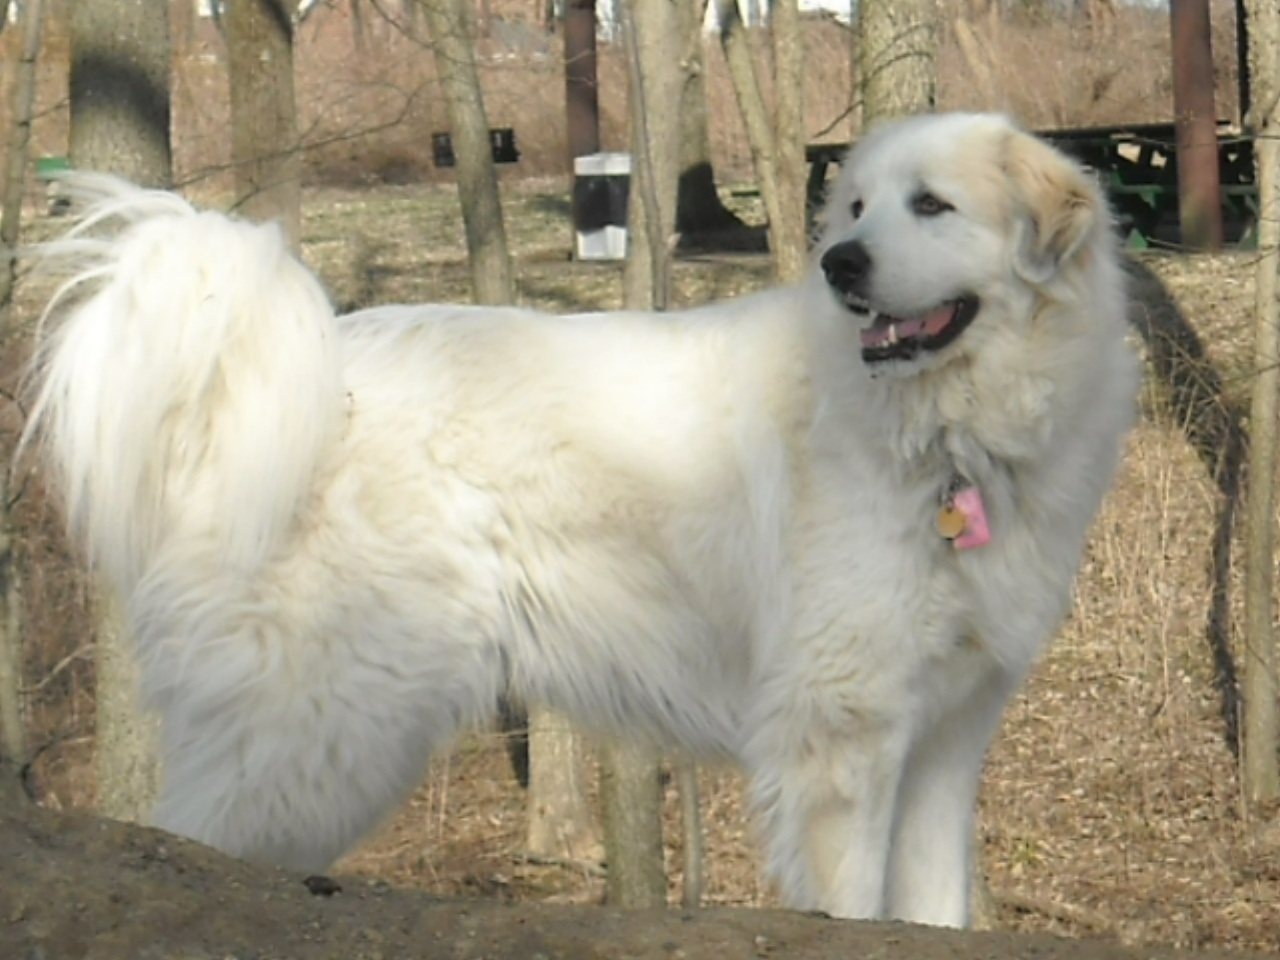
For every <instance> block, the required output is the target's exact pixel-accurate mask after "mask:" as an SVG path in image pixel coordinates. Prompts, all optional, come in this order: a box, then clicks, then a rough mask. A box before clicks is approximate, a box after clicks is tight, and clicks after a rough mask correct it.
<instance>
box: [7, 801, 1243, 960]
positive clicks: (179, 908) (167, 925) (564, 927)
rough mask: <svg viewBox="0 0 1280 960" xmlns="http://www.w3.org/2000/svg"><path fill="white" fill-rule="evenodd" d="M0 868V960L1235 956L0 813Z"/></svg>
mask: <svg viewBox="0 0 1280 960" xmlns="http://www.w3.org/2000/svg"><path fill="white" fill-rule="evenodd" d="M0 864H3V865H4V866H3V869H2V870H0V956H2V957H5V958H12V960H37V958H39V960H71V958H80V957H85V958H89V957H91V958H94V960H115V958H120V960H163V958H179V957H181V958H182V960H206V958H207V960H229V958H235V960H259V958H261V960H266V958H272V960H321V958H325V960H339V958H341V960H375V958H377V960H384V958H385V960H391V958H415V957H432V958H438V957H452V958H475V960H479V958H481V957H483V958H486V960H536V958H544V960H552V958H562V960H577V958H605V957H629V958H650V957H652V958H662V960H672V958H684V960H727V958H737V957H785V958H788V960H805V958H818V957H861V958H868V960H872V958H878V960H897V958H902V960H906V958H910V960H943V958H954V957H967V958H992V960H1000V958H1022V957H1026V958H1031V957H1035V958H1037V960H1126V958H1132V960H1137V958H1138V957H1142V958H1145V960H1153V958H1158V957H1165V956H1168V957H1174V956H1181V957H1191V956H1196V957H1203V958H1206V960H1208V958H1211V957H1221V958H1225V957H1228V956H1230V957H1233V958H1235V960H1241V958H1243V957H1244V956H1245V955H1244V954H1240V953H1231V954H1226V953H1215V954H1209V953H1203V954H1194V955H1193V954H1185V953H1179V952H1176V951H1172V950H1170V951H1166V952H1161V951H1160V950H1158V949H1153V948H1151V947H1146V948H1143V949H1142V950H1141V951H1135V950H1131V949H1129V948H1126V947H1122V946H1119V945H1116V944H1110V943H1106V942H1100V941H1085V940H1067V939H1060V938H1055V937H1049V936H1043V935H1040V936H1025V935H1015V934H994V933H959V932H954V931H944V930H931V929H927V928H916V927H908V926H904V925H885V924H869V923H851V922H842V921H836V920H831V919H828V918H825V917H816V916H809V915H804V914H797V913H788V912H784V911H776V910H749V909H724V908H721V909H714V910H702V911H696V912H692V913H690V912H681V911H677V910H662V911H637V912H626V911H620V910H613V909H608V908H603V907H572V906H552V905H546V904H528V903H526V904H507V903H496V902H493V901H479V900H459V899H447V900H446V899H440V898H436V897H430V896H426V895H424V894H422V893H420V892H417V891H412V890H405V889H397V888H394V887H391V886H390V885H388V884H385V883H382V882H380V881H371V880H368V879H365V878H342V877H339V878H336V880H332V881H327V882H324V881H322V880H321V878H310V879H307V878H303V877H301V876H298V875H295V874H289V873H285V872H283V871H278V870H265V869H258V868H255V867H252V866H250V865H248V864H244V863H241V862H239V861H236V860H232V859H230V858H227V857H224V856H222V855H220V854H218V853H215V852H214V851H212V850H209V849H208V848H205V847H202V846H200V845H199V844H195V843H190V842H188V841H185V840H181V839H179V838H177V837H173V836H170V835H168V834H164V833H161V832H159V831H156V830H148V829H143V828H139V827H135V826H131V825H128V824H122V823H116V822H113V821H108V820H103V819H101V818H98V817H92V816H87V815H84V814H74V813H59V812H53V811H48V810H42V809H38V808H35V807H30V806H20V807H19V808H18V809H16V810H15V809H8V810H5V811H4V812H2V813H0Z"/></svg>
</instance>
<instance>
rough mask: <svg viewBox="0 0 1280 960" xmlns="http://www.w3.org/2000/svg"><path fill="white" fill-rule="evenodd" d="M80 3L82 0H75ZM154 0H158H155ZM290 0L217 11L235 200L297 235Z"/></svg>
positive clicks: (249, 0)
mask: <svg viewBox="0 0 1280 960" xmlns="http://www.w3.org/2000/svg"><path fill="white" fill-rule="evenodd" d="M81 2H83V0H81ZM157 2H158V0H157ZM295 8H296V5H295V3H294V0H235V2H234V3H228V4H227V5H226V9H225V13H224V16H223V22H224V28H225V31H226V37H227V59H228V71H229V74H230V80H231V162H232V164H233V165H234V167H235V184H236V206H237V208H238V209H239V210H240V212H242V213H244V214H245V215H246V216H248V217H249V218H251V219H253V220H277V221H279V222H280V224H281V225H282V226H283V227H284V231H285V235H286V236H287V237H288V238H289V243H290V245H291V246H293V248H294V249H295V250H296V249H297V248H298V245H299V242H300V239H301V236H302V154H301V152H300V149H299V143H298V107H297V101H296V99H295V97H294V89H293V12H294V10H295Z"/></svg>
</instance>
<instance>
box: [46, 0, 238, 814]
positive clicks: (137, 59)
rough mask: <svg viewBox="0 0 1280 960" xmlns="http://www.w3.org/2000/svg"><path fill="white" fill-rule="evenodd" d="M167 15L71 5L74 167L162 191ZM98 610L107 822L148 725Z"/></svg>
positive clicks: (118, 638) (142, 764)
mask: <svg viewBox="0 0 1280 960" xmlns="http://www.w3.org/2000/svg"><path fill="white" fill-rule="evenodd" d="M237 6H238V4H237ZM168 10H169V7H168V4H167V3H163V2H161V0H110V2H104V0H75V2H74V3H73V4H72V7H71V135H70V142H71V162H72V164H73V165H74V166H76V167H79V168H81V169H86V170H102V171H107V172H110V173H116V174H119V175H121V176H124V177H127V178H128V179H130V180H133V181H135V182H137V183H141V184H145V185H148V186H156V187H167V186H169V184H170V182H171V180H172V176H173V173H172V154H171V151H170V141H169V19H168ZM98 613H99V616H98V638H97V639H98V643H97V654H98V659H97V671H98V672H97V704H96V709H95V717H96V723H97V745H96V746H97V755H96V763H97V769H98V795H99V798H100V799H101V800H102V801H103V803H104V806H103V808H102V809H103V811H104V812H106V813H108V815H110V816H114V817H117V818H129V819H139V820H140V819H144V818H145V816H146V814H147V812H148V811H149V810H150V808H151V805H152V803H153V802H154V800H155V794H156V784H157V783H158V782H159V779H160V759H159V753H158V750H157V746H156V740H157V737H156V730H157V726H156V722H155V720H154V719H153V718H151V717H150V716H146V715H144V714H142V712H141V708H140V706H139V704H138V695H137V672H136V667H135V665H134V655H133V648H132V644H131V642H130V640H129V638H128V637H127V636H126V635H125V633H124V630H123V627H122V620H121V617H120V615H119V612H118V611H117V610H116V609H115V607H114V604H112V603H111V602H110V601H107V600H106V599H105V596H104V602H102V603H100V604H99V605H98Z"/></svg>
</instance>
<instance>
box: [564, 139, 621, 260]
mask: <svg viewBox="0 0 1280 960" xmlns="http://www.w3.org/2000/svg"><path fill="white" fill-rule="evenodd" d="M630 189H631V154H629V153H591V154H587V155H586V156H583V157H576V158H575V159H574V161H573V228H574V231H575V233H576V236H577V240H576V243H575V244H574V254H575V256H576V257H577V258H578V259H579V260H622V259H624V258H625V257H626V255H627V195H628V193H629V191H630Z"/></svg>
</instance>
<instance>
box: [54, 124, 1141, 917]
mask: <svg viewBox="0 0 1280 960" xmlns="http://www.w3.org/2000/svg"><path fill="white" fill-rule="evenodd" d="M69 182H70V185H71V187H73V188H74V189H75V190H76V191H77V192H79V193H81V194H89V195H90V197H91V199H95V201H96V202H95V204H94V205H93V206H92V207H91V208H90V209H89V211H88V213H87V215H86V216H85V217H84V219H83V220H82V221H81V222H80V224H79V225H78V226H77V227H76V228H75V229H74V231H73V232H72V234H71V235H69V236H68V237H67V238H66V239H63V240H60V241H57V242H55V243H53V244H52V245H50V246H49V247H48V248H47V250H46V254H47V257H49V258H53V259H54V260H55V261H61V260H69V261H71V266H72V268H73V269H74V270H75V271H78V273H77V275H76V276H75V277H74V279H73V280H72V281H71V282H70V284H69V285H68V286H69V287H70V288H79V287H83V288H84V293H83V295H81V296H78V297H76V296H71V297H68V296H65V295H63V296H60V297H58V298H56V299H55V301H54V304H53V305H52V307H51V319H50V320H49V321H48V322H46V324H45V332H44V333H43V335H42V342H41V346H40V348H39V353H38V356H37V361H36V367H35V376H36V391H37V394H36V401H35V406H34V410H33V416H32V420H31V428H30V431H29V432H31V433H33V434H34V435H36V436H37V437H39V438H40V440H41V441H42V444H43V447H44V449H45V451H46V453H47V457H48V462H49V464H50V465H51V467H52V468H53V471H54V476H55V477H56V482H57V484H58V489H59V490H60V491H61V493H62V495H63V497H64V498H65V507H66V511H67V515H68V518H69V522H70V526H71V529H72V531H73V533H74V534H75V536H76V537H77V538H78V539H79V540H80V541H81V542H82V543H83V544H84V546H85V548H86V550H87V553H88V556H89V559H90V561H91V562H92V563H93V564H94V565H95V566H96V567H97V568H99V569H100V570H101V571H102V572H103V573H104V574H105V575H106V576H107V577H109V579H110V581H111V582H112V584H113V585H114V587H115V588H116V589H117V590H118V591H119V593H120V594H121V596H122V597H123V598H124V599H125V600H126V601H127V609H128V613H129V619H130V623H131V626H132V631H133V633H134V635H135V637H136V639H137V643H138V650H139V655H140V658H141V666H142V672H143V683H144V692H145V695H146V698H147V701H148V702H149V703H150V704H151V705H153V706H154V707H156V708H157V709H158V710H159V712H160V713H161V715H162V719H163V749H164V769H165V784H164V789H163V796H162V798H161V800H160V803H159V807H158V809H157V811H156V816H155V819H156V822H157V823H158V824H159V825H161V826H163V827H166V828H168V829H170V830H173V831H176V832H178V833H181V834H186V835H188V836H191V837H195V838H197V839H200V840H203V841H206V842H207V843H210V844H212V845H213V846H215V847H219V848H221V849H223V850H226V851H229V852H230V853H233V854H237V855H241V856H244V857H248V858H250V859H253V860H259V861H267V862H271V863H278V864H284V865H287V866H290V867H295V868H301V869H305V870H317V869H320V868H323V867H325V866H326V865H327V864H329V863H330V862H331V861H332V860H333V859H334V858H335V857H337V856H338V855H339V854H341V853H342V852H343V851H344V850H346V849H347V848H348V847H349V846H350V845H351V844H352V843H353V842H354V841H355V840H356V839H357V838H358V837H360V836H361V835H363V834H364V833H366V832H367V831H368V830H369V829H370V828H371V827H373V826H374V825H375V824H377V823H378V821H379V820H381V819H382V818H383V817H384V816H385V815H386V814H387V813H388V812H389V811H390V810H391V809H392V808H393V807H394V806H395V805H396V803H397V801H398V800H400V799H401V798H402V797H403V796H404V795H405V793H406V792H407V791H408V790H410V789H411V788H413V787H414V786H415V784H416V783H417V782H418V781H419V778H420V777H421V776H422V773H423V769H424V765H425V764H426V762H427V759H428V757H429V756H430V755H431V754H432V752H433V751H436V750H438V749H440V748H442V747H443V746H445V745H446V744H448V742H449V741H450V739H451V738H452V737H453V736H454V735H455V733H456V732H457V731H458V730H459V729H460V728H463V727H466V726H468V725H470V724H475V723H477V722H479V721H481V720H483V719H485V718H486V717H487V716H488V715H489V714H490V713H491V712H492V711H493V709H494V707H495V704H496V703H497V701H498V699H499V697H500V696H502V695H504V694H507V693H511V694H513V695H515V696H517V697H519V698H521V699H523V700H526V701H529V702H547V703H550V704H553V705H555V706H557V707H559V708H561V709H563V710H565V711H567V712H568V713H569V714H571V715H572V716H574V717H576V718H578V719H580V720H581V721H583V722H584V723H589V724H591V725H593V726H596V727H599V726H601V725H603V726H606V727H608V728H610V729H612V730H614V731H617V732H619V733H622V734H632V735H642V736H646V737H650V738H654V739H657V740H659V741H663V742H674V743H678V744H681V745H683V746H684V747H687V748H690V749H692V750H693V751H696V752H698V753H701V754H712V755H720V756H727V757H730V758H733V759H734V760H736V761H737V762H738V763H740V764H741V765H742V766H743V768H745V770H746V771H747V773H748V774H749V776H750V782H751V796H752V800H753V803H754V808H755V811H756V814H757V816H758V818H759V821H760V823H761V826H762V835H763V844H764V847H765V853H766V861H767V867H768V871H769V873H770V875H771V876H772V877H773V878H774V879H775V880H776V882H777V883H778V884H779V886H780V887H781V890H782V892H783V895H784V896H785V898H786V900H787V901H788V902H789V903H791V904H793V905H796V906H801V907H810V908H820V909H822V910H826V911H828V912H830V913H832V914H836V915H840V916H846V917H895V918H902V919H907V920H917V921H924V922H928V923H935V924H953V925H959V924H963V923H965V921H966V919H967V908H966V903H967V889H968V877H969V873H970V849H969V847H970V842H969V841H970V832H971V828H972V821H973V808H974V799H975V793H976V790H977V786H978V779H979V772H980V767H981V764H982V758H983V754H984V752H985V750H986V747H987V744H988V741H989V740H990V738H991V736H992V734H993V731H994V730H995V729H996V725H997V722H998V719H999V716H1000V712H1001V709H1002V706H1003V704H1004V703H1005V701H1006V698H1007V697H1008V696H1009V694H1010V692H1011V691H1012V690H1013V689H1014V688H1015V687H1016V685H1017V684H1018V683H1019V682H1020V681H1021V680H1022V678H1023V677H1024V675H1025V674H1026V672H1027V670H1028V666H1029V665H1030V663H1031V662H1032V659H1033V658H1034V657H1035V655H1036V653H1037V651H1038V650H1039V649H1040V647H1041V645H1042V644H1043V643H1044V642H1045V641H1046V639H1047V638H1049V636H1050V635H1051V634H1052V633H1053V631H1054V630H1055V628H1056V627H1057V625H1058V623H1059V621H1060V620H1061V619H1062V617H1063V616H1064V614H1065V613H1066V611H1067V609H1068V603H1069V596H1070V592H1071V581H1072V577H1073V574H1074V571H1075V569H1076V566H1077V563H1078V559H1079V556H1080V553H1081V549H1082V547H1083V545H1084V542H1085V534H1086V529H1087V528H1088V526H1089V523H1090V519H1091V518H1092V516H1093V514H1094V512H1095V510H1096V509H1097V507H1098V504H1099V501H1100V499H1101V498H1102V495H1103V492H1104V490H1105V488H1106V487H1107V485H1108V483H1109V480H1110V478H1111V476H1112V472H1113V470H1114V468H1115V466H1116V462H1117V459H1118V457H1119V454H1120V448H1121V441H1122V435H1123V434H1124V432H1125V431H1126V429H1127V427H1128V426H1129V424H1130V422H1131V419H1132V417H1133V413H1134V408H1135V393H1136V387H1137V382H1138V370H1137V365H1136V362H1135V359H1134V357H1133V356H1132V355H1131V352H1130V350H1129V349H1128V348H1127V347H1126V345H1125V326H1126V324H1125V308H1126V307H1125V292H1124V289H1123V282H1122V278H1121V271H1120V267H1119V265H1118V262H1117V253H1116V249H1115V245H1114V243H1113V240H1112V237H1111V234H1110V226H1111V225H1110V222H1109V215H1108V211H1107V208H1106V206H1105V204H1104V202H1103V199H1102V197H1101V195H1100V194H1099V191H1098V188H1097V187H1096V186H1095V184H1094V183H1093V181H1092V180H1091V179H1090V178H1089V177H1088V176H1087V175H1086V174H1085V173H1084V172H1083V171H1082V170H1081V169H1080V168H1078V167H1077V166H1076V165H1075V164H1074V163H1072V162H1071V161H1069V160H1067V159H1066V158H1065V157H1063V156H1062V155H1060V154H1059V153H1057V152H1055V151H1054V150H1053V149H1051V148H1050V147H1048V146H1046V145H1045V144H1043V143H1041V142H1040V141H1038V140H1036V139H1034V138H1033V137H1031V136H1028V135H1027V134H1024V133H1022V132H1020V131H1018V130H1016V129H1015V128H1014V127H1013V126H1011V125H1010V123H1009V122H1008V121H1006V120H1004V119H1002V118H999V117H994V116H985V115H946V116H936V117H921V118H916V119H911V120H907V121H905V122H902V123H899V124H896V125H890V126H886V127H884V128H883V129H881V130H879V131H878V132H875V133H873V134H871V135H870V136H868V137H867V138H866V139H865V140H864V142H863V143H862V145H861V146H859V147H858V148H857V149H856V151H855V152H854V153H853V154H852V156H851V157H850V159H849V161H848V162H847V164H846V166H845V170H844V172H843V174H842V175H841V177H840V179H839V181H838V183H837V184H836V185H835V186H834V188H833V199H832V201H831V203H830V205H829V208H828V210H827V212H826V221H825V222H826V229H825V234H824V235H823V237H822V239H821V241H820V243H819V245H818V249H817V251H816V258H815V264H814V270H813V272H812V276H810V277H809V278H808V279H807V280H806V281H805V282H804V283H802V284H800V285H798V286H795V287H791V288H784V289H775V290H772V291H769V292H767V293H763V294H761V295H758V296H752V297H747V298H744V299H741V300H735V301H732V302H726V303H716V304H712V305H710V306H706V307H703V308H700V309H695V310H690V311H687V312H683V313H673V314H667V315H665V316H662V317H660V318H655V317H653V316H648V315H643V314H636V313H614V314H602V315H592V316H576V317H552V316H544V315H540V314H537V313H533V312H530V311H528V310H521V309H514V308H513V309H497V308H491V307H484V308H474V307H446V306H391V307H378V308H375V309H371V310H364V311H361V312H359V313H356V314H352V315H350V316H346V317H335V316H334V314H333V312H332V309H331V307H330V305H329V302H328V300H327V298H326V296H325V294H324V292H323V291H322V290H321V288H320V285H319V283H318V282H317V281H316V279H315V278H314V277H313V276H312V274H311V273H310V272H308V271H307V269H306V268H304V267H303V266H302V265H301V264H300V263H299V262H298V260H297V259H295V258H294V257H293V256H292V255H291V254H290V253H289V251H288V250H287V249H286V246H285V243H284V241H283V240H282V238H281V234H280V231H279V230H278V229H277V228H276V227H274V226H255V225H252V224H249V223H244V222H240V221H237V220H234V219H231V218H229V217H227V216H224V215H222V214H220V213H200V212H196V211H195V210H193V209H192V208H191V207H190V206H188V205H187V203H185V202H184V201H183V200H181V199H179V198H178V197H176V196H173V195H170V194H165V193H159V192H148V191H143V190H139V189H136V188H134V187H131V186H129V185H127V184H124V183H121V182H119V181H116V180H111V179H109V178H104V177H100V176H94V175H74V176H73V177H72V179H71V180H70V181H69ZM120 222H122V225H119V226H118V227H117V228H116V229H114V230H113V231H109V232H107V233H106V234H104V232H103V230H102V229H101V228H102V227H103V226H104V225H106V224H109V223H110V224H119V223H120Z"/></svg>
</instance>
